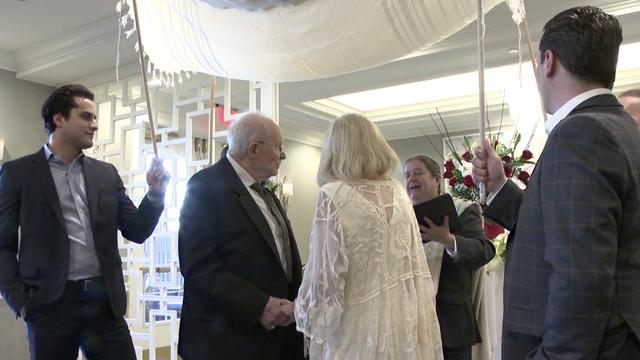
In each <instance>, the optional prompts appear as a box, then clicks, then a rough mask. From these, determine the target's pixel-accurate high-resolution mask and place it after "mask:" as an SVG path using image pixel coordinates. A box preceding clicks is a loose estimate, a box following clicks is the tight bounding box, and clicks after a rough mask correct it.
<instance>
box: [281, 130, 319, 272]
mask: <svg viewBox="0 0 640 360" xmlns="http://www.w3.org/2000/svg"><path fill="white" fill-rule="evenodd" d="M285 136H286V134H285ZM285 146H286V153H287V159H286V160H285V161H283V162H282V164H281V165H280V173H279V176H280V177H283V176H286V177H287V178H288V179H289V181H291V182H292V183H293V196H292V197H291V198H290V200H289V210H288V211H287V215H288V217H289V220H290V221H291V226H292V227H293V232H294V234H295V236H296V242H297V244H298V249H299V251H300V257H301V258H302V262H303V263H306V262H307V259H308V257H309V237H310V235H311V222H312V221H313V213H314V210H315V207H316V199H317V197H318V184H317V183H316V173H317V171H318V165H319V164H320V148H318V147H315V146H311V145H305V144H302V143H299V142H295V141H291V140H287V141H286V142H285Z"/></svg>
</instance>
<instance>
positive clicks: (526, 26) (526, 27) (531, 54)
mask: <svg viewBox="0 0 640 360" xmlns="http://www.w3.org/2000/svg"><path fill="white" fill-rule="evenodd" d="M522 6H523V7H524V2H523V4H522ZM522 20H523V21H522V25H523V26H524V32H525V34H526V36H527V47H528V48H529V57H530V58H531V65H532V66H533V73H534V75H535V73H536V71H537V70H538V63H537V62H536V59H535V58H534V56H535V55H534V54H535V53H534V52H533V41H532V40H531V32H530V31H529V22H528V21H527V13H526V12H525V13H524V17H523V18H522ZM537 82H538V78H536V83H537ZM540 106H541V107H542V108H541V110H542V117H543V118H544V121H545V122H547V112H546V111H544V105H543V104H542V102H540Z"/></svg>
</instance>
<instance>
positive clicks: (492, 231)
mask: <svg viewBox="0 0 640 360" xmlns="http://www.w3.org/2000/svg"><path fill="white" fill-rule="evenodd" d="M503 232H504V228H503V227H502V226H500V224H498V223H496V222H491V223H489V222H488V221H485V222H484V233H485V234H486V235H487V237H488V238H489V240H493V239H495V238H496V237H497V236H498V235H500V234H502V233H503Z"/></svg>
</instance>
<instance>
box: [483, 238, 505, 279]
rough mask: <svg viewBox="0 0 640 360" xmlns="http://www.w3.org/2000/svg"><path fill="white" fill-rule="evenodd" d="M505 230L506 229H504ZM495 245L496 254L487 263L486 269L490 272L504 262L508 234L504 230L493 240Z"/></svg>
mask: <svg viewBox="0 0 640 360" xmlns="http://www.w3.org/2000/svg"><path fill="white" fill-rule="evenodd" d="M503 230H504V229H503ZM491 242H492V243H493V246H494V247H495V248H496V256H494V258H493V259H492V260H491V261H490V262H489V263H488V264H487V266H486V270H487V272H490V271H492V270H494V269H496V268H498V266H500V265H501V264H502V263H503V262H504V256H505V253H506V251H507V234H506V233H505V232H504V231H503V232H502V233H501V234H499V235H497V236H496V237H495V238H494V239H492V240H491Z"/></svg>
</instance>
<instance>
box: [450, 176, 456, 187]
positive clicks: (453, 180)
mask: <svg viewBox="0 0 640 360" xmlns="http://www.w3.org/2000/svg"><path fill="white" fill-rule="evenodd" d="M457 183H458V179H456V178H455V177H452V178H451V179H449V186H455V185H456V184H457Z"/></svg>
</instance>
